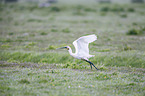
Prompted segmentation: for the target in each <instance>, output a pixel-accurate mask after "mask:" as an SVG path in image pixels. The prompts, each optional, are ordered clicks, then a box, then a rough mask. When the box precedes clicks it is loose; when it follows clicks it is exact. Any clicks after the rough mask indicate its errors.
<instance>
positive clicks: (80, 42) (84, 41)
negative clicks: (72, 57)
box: [73, 34, 97, 56]
mask: <svg viewBox="0 0 145 96" xmlns="http://www.w3.org/2000/svg"><path fill="white" fill-rule="evenodd" d="M95 40H97V36H96V35H95V34H93V35H88V36H83V37H80V38H78V39H77V40H75V41H74V42H73V45H74V46H75V49H76V52H75V54H77V55H79V56H88V55H89V48H88V45H89V43H91V42H93V41H95Z"/></svg>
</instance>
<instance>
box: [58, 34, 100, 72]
mask: <svg viewBox="0 0 145 96" xmlns="http://www.w3.org/2000/svg"><path fill="white" fill-rule="evenodd" d="M95 40H97V36H96V35H95V34H93V35H88V36H82V37H80V38H78V39H77V40H75V41H74V42H73V45H74V46H75V49H76V52H75V53H72V49H71V48H70V47H69V46H66V47H61V48H58V49H63V48H66V49H67V50H68V52H69V54H70V55H71V56H73V57H74V58H77V59H81V60H84V61H86V62H88V63H89V64H90V66H91V69H92V65H93V66H94V67H95V68H96V66H95V65H94V64H93V63H92V62H91V61H89V58H90V57H94V56H95V55H90V54H89V48H88V46H89V43H91V42H94V41H95ZM96 69H97V68H96ZM97 70H98V69H97Z"/></svg>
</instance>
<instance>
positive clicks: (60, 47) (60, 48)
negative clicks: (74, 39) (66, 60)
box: [57, 47, 67, 50]
mask: <svg viewBox="0 0 145 96" xmlns="http://www.w3.org/2000/svg"><path fill="white" fill-rule="evenodd" d="M64 48H67V47H60V48H57V50H58V49H64Z"/></svg>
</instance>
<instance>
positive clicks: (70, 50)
mask: <svg viewBox="0 0 145 96" xmlns="http://www.w3.org/2000/svg"><path fill="white" fill-rule="evenodd" d="M68 52H69V54H70V55H71V56H74V53H72V49H71V48H69V50H68Z"/></svg>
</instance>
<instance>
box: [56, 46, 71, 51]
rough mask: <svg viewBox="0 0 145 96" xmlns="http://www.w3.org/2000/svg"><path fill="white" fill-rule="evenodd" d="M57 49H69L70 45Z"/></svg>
mask: <svg viewBox="0 0 145 96" xmlns="http://www.w3.org/2000/svg"><path fill="white" fill-rule="evenodd" d="M57 49H67V50H69V49H70V47H69V46H65V47H61V48H57Z"/></svg>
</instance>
